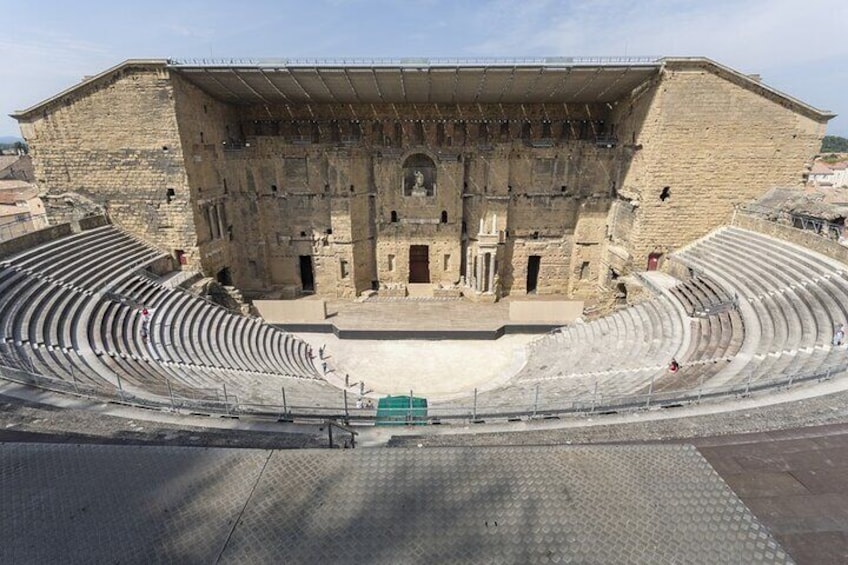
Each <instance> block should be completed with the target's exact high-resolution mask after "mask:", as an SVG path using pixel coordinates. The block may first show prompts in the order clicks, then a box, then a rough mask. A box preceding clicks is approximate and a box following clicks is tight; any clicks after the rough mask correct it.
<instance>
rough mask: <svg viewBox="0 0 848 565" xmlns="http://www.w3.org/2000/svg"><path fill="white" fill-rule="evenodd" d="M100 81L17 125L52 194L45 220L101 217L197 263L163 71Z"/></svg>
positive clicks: (132, 69) (150, 69)
mask: <svg viewBox="0 0 848 565" xmlns="http://www.w3.org/2000/svg"><path fill="white" fill-rule="evenodd" d="M104 75H106V76H102V75H101V77H102V78H100V79H99V80H97V81H94V82H93V83H91V84H86V85H84V86H82V87H80V88H79V89H78V90H76V91H75V92H74V93H73V94H69V95H67V96H63V97H62V98H61V99H59V100H54V101H52V102H50V103H48V104H46V105H45V107H44V108H41V109H40V110H41V111H40V112H35V113H31V114H30V115H28V116H27V117H26V118H25V119H21V120H20V122H21V132H22V134H23V136H24V138H26V139H27V140H28V142H29V143H30V154H31V156H32V159H33V165H34V168H35V176H36V182H37V183H38V184H39V185H40V186H41V187H42V188H47V189H48V190H49V198H48V213H55V214H56V215H57V219H59V220H65V221H68V220H74V219H78V218H81V217H84V216H86V215H89V214H91V213H92V212H100V211H105V212H106V213H107V214H108V215H109V217H110V218H111V219H112V221H114V222H115V223H116V224H117V225H119V226H121V227H123V228H125V229H127V230H129V231H131V232H133V233H135V234H138V235H139V236H141V237H143V238H144V239H146V240H148V241H150V242H151V243H154V244H156V245H158V246H159V247H161V248H163V249H167V250H170V251H172V252H174V253H175V255H176V254H177V250H179V251H181V252H182V253H183V254H184V257H185V261H186V262H187V263H190V264H199V258H200V256H199V252H198V249H197V237H196V235H195V229H194V221H193V213H192V212H193V206H192V201H191V197H190V194H189V190H188V182H187V178H186V173H185V170H186V168H185V165H184V153H183V145H182V143H181V142H180V136H179V134H178V130H177V115H176V112H175V108H174V97H173V86H172V83H171V80H170V77H169V73H168V71H167V69H165V68H163V67H162V66H161V65H158V64H144V63H138V64H130V65H125V66H122V67H120V68H116V69H115V70H114V71H112V72H108V73H104ZM51 202H53V203H54V204H53V205H52V206H51V205H50V203H51ZM61 204H65V206H60V205H61ZM57 207H58V210H57Z"/></svg>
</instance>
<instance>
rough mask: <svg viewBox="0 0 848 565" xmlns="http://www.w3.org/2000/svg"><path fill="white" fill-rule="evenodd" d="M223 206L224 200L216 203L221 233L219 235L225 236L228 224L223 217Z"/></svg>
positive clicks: (216, 213) (216, 215)
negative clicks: (225, 223) (226, 224)
mask: <svg viewBox="0 0 848 565" xmlns="http://www.w3.org/2000/svg"><path fill="white" fill-rule="evenodd" d="M223 207H224V204H223V203H222V202H219V203H218V204H215V217H216V218H217V219H218V233H219V234H220V235H219V237H224V234H225V233H226V231H227V230H226V226H225V225H224V218H223V217H222V216H223V214H222V212H221V209H222V208H223Z"/></svg>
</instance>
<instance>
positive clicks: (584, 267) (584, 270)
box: [580, 261, 589, 281]
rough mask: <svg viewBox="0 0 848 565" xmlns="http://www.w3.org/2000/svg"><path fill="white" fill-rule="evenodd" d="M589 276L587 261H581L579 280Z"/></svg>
mask: <svg viewBox="0 0 848 565" xmlns="http://www.w3.org/2000/svg"><path fill="white" fill-rule="evenodd" d="M588 276H589V261H583V264H582V265H580V280H581V281H582V280H584V279H586V278H587V277H588Z"/></svg>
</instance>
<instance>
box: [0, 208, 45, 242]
mask: <svg viewBox="0 0 848 565" xmlns="http://www.w3.org/2000/svg"><path fill="white" fill-rule="evenodd" d="M44 227H47V214H35V215H31V214H30V213H29V212H21V213H20V214H17V215H15V216H14V218H13V219H11V220H7V221H5V222H3V223H0V241H7V240H10V239H14V238H16V237H20V236H22V235H25V234H28V233H31V232H34V231H38V230H40V229H42V228H44Z"/></svg>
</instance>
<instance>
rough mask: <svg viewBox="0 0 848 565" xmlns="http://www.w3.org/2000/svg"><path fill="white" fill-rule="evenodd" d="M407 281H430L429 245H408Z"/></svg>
mask: <svg viewBox="0 0 848 565" xmlns="http://www.w3.org/2000/svg"><path fill="white" fill-rule="evenodd" d="M409 282H411V283H428V282H430V246H428V245H410V246H409Z"/></svg>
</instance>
